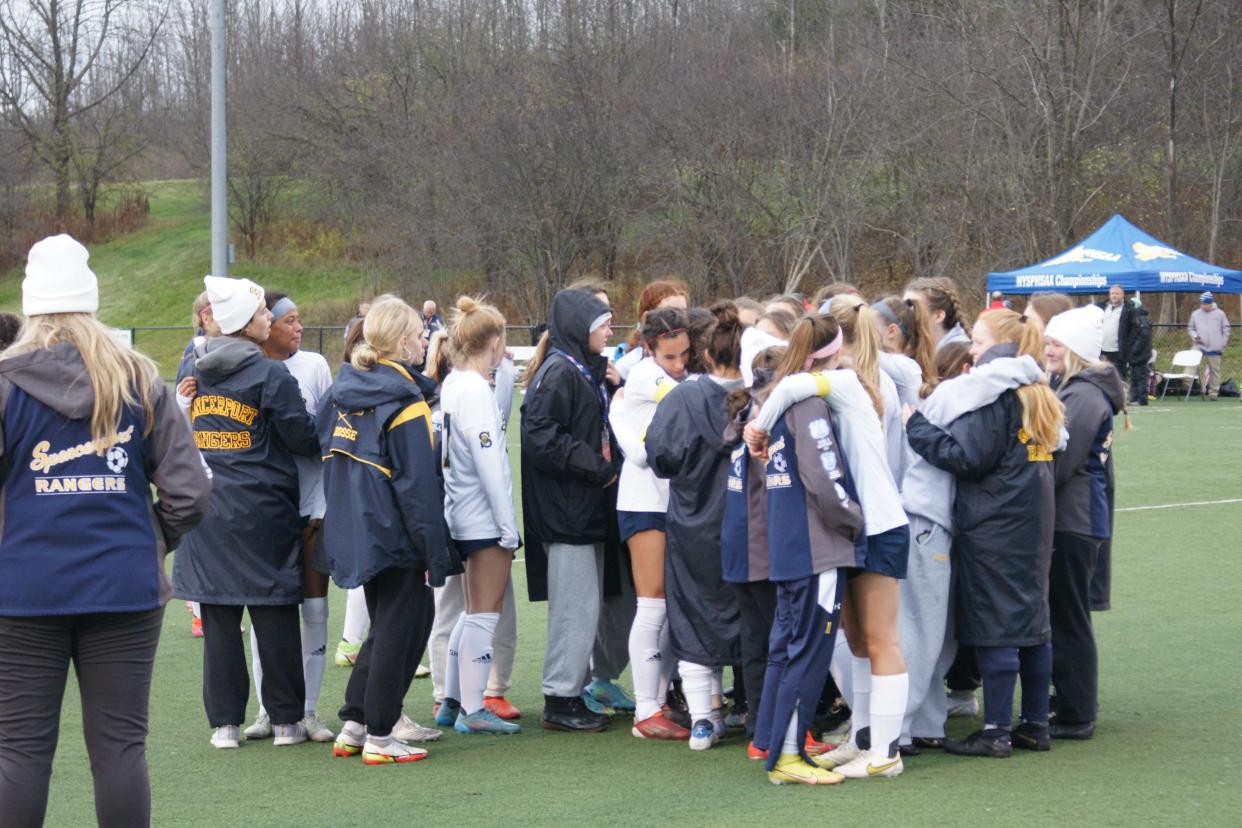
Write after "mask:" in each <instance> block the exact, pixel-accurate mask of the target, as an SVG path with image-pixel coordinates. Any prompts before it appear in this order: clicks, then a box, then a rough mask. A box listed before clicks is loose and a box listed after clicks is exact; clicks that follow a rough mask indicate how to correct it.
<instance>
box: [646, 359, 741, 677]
mask: <svg viewBox="0 0 1242 828" xmlns="http://www.w3.org/2000/svg"><path fill="white" fill-rule="evenodd" d="M639 370H640V369H639V367H636V368H635V369H634V371H631V372H630V376H631V377H633V376H634V374H635V373H637V372H638V371H639ZM740 384H741V383H740V381H739V382H735V383H732V384H731V385H729V386H726V385H724V384H722V383H720V382H717V381H716V380H714V379H712V378H711V377H706V376H699V377H692V378H690V379H688V380H686V381H685V382H683V383H681V384H680V385H677V386H675V387H673V389H672V390H671V391H670V392H669V393H668V395H667V396H666V397H664V398H663V400H662V401H661V402H660V403H659V405H658V406H657V408H656V411H655V416H654V417H653V418H652V420H651V425H650V426H649V427H648V429H647V439H646V458H647V462H648V464H650V466H651V470H652V471H654V472H655V473H656V474H657V475H659V476H660V477H661V478H664V479H666V480H668V481H669V501H668V531H667V538H666V541H665V543H666V546H665V549H666V553H665V556H664V597H665V600H666V602H667V607H668V622H669V636H670V640H671V642H672V646H673V652H674V653H675V654H676V656H677V657H678V658H679V659H682V660H684V661H689V662H691V663H694V664H700V665H703V666H706V667H724V666H727V665H732V664H735V663H737V661H738V660H739V658H740V657H741V651H740V649H739V643H738V642H739V635H740V630H741V627H740V623H741V622H740V616H739V612H738V607H737V596H736V593H735V592H734V591H733V589H731V588H730V587H729V586H728V584H727V582H726V581H725V580H724V577H723V574H722V572H721V546H720V544H721V520H722V518H723V516H724V509H725V497H726V492H727V491H728V476H729V465H730V453H731V450H732V446H731V445H730V444H729V443H727V442H726V441H725V439H724V436H723V435H724V431H725V428H726V426H727V425H728V423H729V407H728V399H727V398H728V395H729V391H730V390H731V388H732V387H737V386H739V385H740ZM627 387H628V386H627Z"/></svg>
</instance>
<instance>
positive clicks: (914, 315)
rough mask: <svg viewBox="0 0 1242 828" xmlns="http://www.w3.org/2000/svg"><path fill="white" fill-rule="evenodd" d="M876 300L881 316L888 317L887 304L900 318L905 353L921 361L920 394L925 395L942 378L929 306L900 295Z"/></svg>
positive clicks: (898, 322) (925, 396)
mask: <svg viewBox="0 0 1242 828" xmlns="http://www.w3.org/2000/svg"><path fill="white" fill-rule="evenodd" d="M877 304H878V305H880V306H881V308H880V311H881V316H885V318H887V315H886V314H884V313H883V310H884V309H885V308H886V309H887V310H888V313H890V314H892V318H893V319H895V320H897V326H898V327H899V328H901V337H902V339H903V340H904V346H905V347H903V348H902V353H904V354H905V355H906V356H908V357H910V358H911V359H913V360H914V361H915V362H917V363H918V364H919V370H921V371H922V372H923V385H922V387H921V388H920V389H919V396H920V397H922V398H924V399H926V398H927V396H928V395H929V394H931V392H932V391H933V390H934V389H935V387H936V384H937V383H938V382H939V381H940V372H939V371H938V370H937V369H936V342H935V340H934V339H933V338H932V332H931V320H930V319H928V313H927V308H926V307H924V306H923V303H922V302H919V301H916V300H914V299H902V298H901V297H900V296H886V297H884V298H883V299H881V300H880V302H878V303H877Z"/></svg>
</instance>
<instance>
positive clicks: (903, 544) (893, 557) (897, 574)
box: [855, 526, 910, 579]
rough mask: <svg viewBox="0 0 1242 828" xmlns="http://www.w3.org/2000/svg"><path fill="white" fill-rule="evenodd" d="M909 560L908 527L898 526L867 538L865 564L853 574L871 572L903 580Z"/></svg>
mask: <svg viewBox="0 0 1242 828" xmlns="http://www.w3.org/2000/svg"><path fill="white" fill-rule="evenodd" d="M909 560H910V527H909V526H898V527H896V528H894V529H889V530H888V531H887V532H881V533H880V534H878V535H873V536H871V537H869V538H867V562H866V563H865V564H863V567H862V569H861V570H855V572H873V573H875V574H876V575H888V576H889V577H892V578H898V579H903V578H905V577H906V564H907V563H908V562H909Z"/></svg>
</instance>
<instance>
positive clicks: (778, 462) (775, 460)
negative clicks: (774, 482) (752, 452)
mask: <svg viewBox="0 0 1242 828" xmlns="http://www.w3.org/2000/svg"><path fill="white" fill-rule="evenodd" d="M772 467H773V468H775V469H776V471H777V472H779V473H780V474H784V473H785V472H787V471H789V463H787V462H786V461H785V455H783V454H781V453H780V452H779V451H778V452H776V453H775V454H773V455H772Z"/></svg>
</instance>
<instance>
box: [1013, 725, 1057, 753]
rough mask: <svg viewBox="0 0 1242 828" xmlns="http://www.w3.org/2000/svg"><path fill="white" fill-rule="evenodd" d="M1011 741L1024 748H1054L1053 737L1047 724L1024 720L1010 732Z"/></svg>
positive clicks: (1014, 744) (1017, 746)
mask: <svg viewBox="0 0 1242 828" xmlns="http://www.w3.org/2000/svg"><path fill="white" fill-rule="evenodd" d="M1010 741H1011V742H1012V743H1013V746H1014V747H1016V748H1022V749H1023V750H1052V737H1051V736H1050V735H1049V733H1048V725H1046V724H1036V723H1035V722H1023V723H1022V724H1020V725H1018V726H1017V727H1016V728H1015V729H1014V731H1013V733H1011V734H1010Z"/></svg>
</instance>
